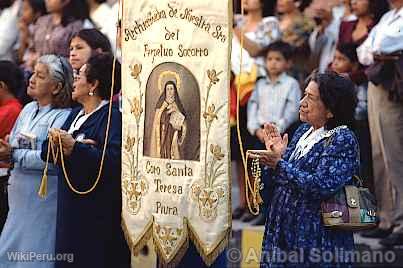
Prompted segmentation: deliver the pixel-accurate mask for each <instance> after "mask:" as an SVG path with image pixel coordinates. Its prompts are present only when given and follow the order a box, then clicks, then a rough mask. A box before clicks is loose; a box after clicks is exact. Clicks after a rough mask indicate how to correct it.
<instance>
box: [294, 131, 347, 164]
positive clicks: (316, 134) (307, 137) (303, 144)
mask: <svg viewBox="0 0 403 268" xmlns="http://www.w3.org/2000/svg"><path fill="white" fill-rule="evenodd" d="M344 128H347V126H344V125H343V126H338V127H336V128H333V129H331V130H325V128H324V127H321V128H319V129H316V130H314V129H313V127H311V128H310V129H309V130H308V131H306V132H305V133H304V135H302V136H301V138H300V139H299V140H298V142H297V145H296V146H295V149H294V151H293V152H292V154H291V156H290V161H292V160H295V159H300V158H302V157H303V156H305V155H306V154H307V153H308V152H309V151H310V150H311V149H312V148H313V146H314V145H315V144H317V143H318V142H320V141H321V140H323V139H324V138H329V137H331V136H332V135H333V134H334V133H335V132H336V131H338V130H339V129H344Z"/></svg>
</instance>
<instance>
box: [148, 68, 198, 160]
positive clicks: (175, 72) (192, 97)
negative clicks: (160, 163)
mask: <svg viewBox="0 0 403 268" xmlns="http://www.w3.org/2000/svg"><path fill="white" fill-rule="evenodd" d="M169 66H170V67H171V68H169V69H168V68H167V67H169ZM172 67H174V68H172ZM158 70H160V71H158ZM185 82H186V83H185ZM155 88H157V89H158V92H155ZM199 96H200V92H199V88H198V86H197V82H196V79H195V78H194V77H193V75H192V74H191V73H190V72H189V71H188V70H187V69H185V67H183V66H181V65H179V64H176V63H165V64H162V66H161V65H159V66H157V67H156V68H155V69H154V70H153V72H152V74H151V75H150V77H149V80H148V82H147V90H146V104H147V105H146V120H145V128H144V132H145V133H144V134H145V135H144V152H143V153H144V155H145V156H150V157H153V158H163V159H172V160H198V159H199V158H200V156H199V155H200V152H199V151H200V97H199Z"/></svg>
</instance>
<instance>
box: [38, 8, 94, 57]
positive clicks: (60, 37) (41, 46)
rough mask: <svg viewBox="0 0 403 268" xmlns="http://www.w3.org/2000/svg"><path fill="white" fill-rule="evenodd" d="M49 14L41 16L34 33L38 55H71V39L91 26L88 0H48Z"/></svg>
mask: <svg viewBox="0 0 403 268" xmlns="http://www.w3.org/2000/svg"><path fill="white" fill-rule="evenodd" d="M46 9H47V11H48V12H49V15H46V16H43V17H40V18H39V19H38V21H37V23H36V25H35V30H34V34H33V38H34V39H33V42H34V49H35V53H36V54H37V56H41V55H44V54H55V55H60V56H63V57H68V56H69V40H70V39H71V37H72V36H73V35H74V33H77V32H78V31H79V30H81V29H82V28H87V27H89V25H88V23H89V20H88V19H89V9H88V4H87V2H86V1H83V0H70V1H68V2H67V4H66V3H64V1H62V0H49V1H46Z"/></svg>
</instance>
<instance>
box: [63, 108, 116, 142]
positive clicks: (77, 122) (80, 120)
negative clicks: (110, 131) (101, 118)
mask: <svg viewBox="0 0 403 268" xmlns="http://www.w3.org/2000/svg"><path fill="white" fill-rule="evenodd" d="M108 103H109V101H107V100H102V101H101V103H100V104H99V105H98V106H97V108H95V110H93V111H92V112H90V113H88V114H85V113H84V108H83V109H81V111H80V112H79V113H78V114H77V115H76V118H74V121H73V122H72V123H71V125H70V128H69V131H68V133H69V134H72V133H73V132H74V131H77V130H79V129H80V127H81V126H82V125H83V124H84V123H85V121H87V119H88V118H89V117H90V116H91V115H92V114H94V113H95V112H96V111H98V110H99V109H101V108H102V107H103V106H105V105H106V104H108Z"/></svg>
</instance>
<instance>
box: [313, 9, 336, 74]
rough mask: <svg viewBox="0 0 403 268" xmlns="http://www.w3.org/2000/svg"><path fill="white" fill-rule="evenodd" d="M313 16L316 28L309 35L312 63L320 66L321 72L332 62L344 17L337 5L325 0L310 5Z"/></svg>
mask: <svg viewBox="0 0 403 268" xmlns="http://www.w3.org/2000/svg"><path fill="white" fill-rule="evenodd" d="M310 8H311V11H310V13H311V16H312V18H313V19H314V21H315V24H316V26H315V30H314V31H313V32H312V34H311V35H310V37H309V47H310V49H311V64H313V65H315V67H316V66H318V69H319V71H320V72H323V71H325V70H326V69H327V67H328V65H329V63H331V61H332V59H333V55H334V51H335V48H336V44H337V39H338V35H339V27H340V22H341V20H342V17H341V16H340V15H341V13H337V10H335V7H332V6H330V5H328V4H325V3H324V2H320V3H319V4H316V5H312V6H310Z"/></svg>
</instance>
